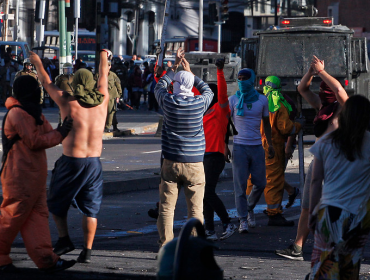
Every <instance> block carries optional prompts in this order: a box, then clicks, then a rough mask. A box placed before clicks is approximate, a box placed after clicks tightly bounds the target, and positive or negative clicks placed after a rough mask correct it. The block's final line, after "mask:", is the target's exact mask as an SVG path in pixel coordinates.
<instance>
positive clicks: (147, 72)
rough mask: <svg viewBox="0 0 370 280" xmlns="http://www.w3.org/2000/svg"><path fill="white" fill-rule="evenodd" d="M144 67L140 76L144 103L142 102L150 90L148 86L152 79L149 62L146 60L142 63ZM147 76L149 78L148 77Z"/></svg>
mask: <svg viewBox="0 0 370 280" xmlns="http://www.w3.org/2000/svg"><path fill="white" fill-rule="evenodd" d="M143 65H144V67H145V69H144V73H143V75H142V78H143V95H144V103H143V104H146V98H147V96H148V93H149V91H150V87H151V85H152V81H153V76H152V75H151V74H152V72H151V71H150V68H149V63H148V62H147V61H145V62H144V63H143ZM148 77H149V79H148Z"/></svg>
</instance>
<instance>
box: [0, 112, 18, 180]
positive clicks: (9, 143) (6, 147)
mask: <svg viewBox="0 0 370 280" xmlns="http://www.w3.org/2000/svg"><path fill="white" fill-rule="evenodd" d="M13 108H21V109H23V107H22V106H19V105H14V106H13V107H12V108H10V109H9V110H8V112H7V113H6V114H5V116H4V119H3V126H2V130H1V142H2V144H3V156H2V158H1V169H0V175H1V173H2V172H3V168H4V164H5V162H6V159H7V158H8V153H9V151H10V150H11V148H12V147H13V145H14V144H15V143H16V142H17V141H18V140H21V137H20V136H19V135H18V134H17V135H15V136H14V137H13V138H12V139H8V138H7V137H6V136H5V132H4V127H5V120H6V117H7V116H8V114H9V111H10V110H11V109H13Z"/></svg>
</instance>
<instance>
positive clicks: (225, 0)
mask: <svg viewBox="0 0 370 280" xmlns="http://www.w3.org/2000/svg"><path fill="white" fill-rule="evenodd" d="M228 4H229V0H221V21H226V20H228V19H229V6H228Z"/></svg>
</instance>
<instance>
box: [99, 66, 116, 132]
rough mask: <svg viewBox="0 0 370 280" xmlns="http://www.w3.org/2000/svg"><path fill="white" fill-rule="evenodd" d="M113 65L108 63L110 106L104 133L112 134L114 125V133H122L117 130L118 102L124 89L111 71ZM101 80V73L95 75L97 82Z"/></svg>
mask: <svg viewBox="0 0 370 280" xmlns="http://www.w3.org/2000/svg"><path fill="white" fill-rule="evenodd" d="M111 67H112V63H111V62H110V61H108V68H109V74H108V91H109V104H108V114H107V119H106V122H105V128H104V132H112V130H111V129H110V128H111V126H112V125H113V131H118V132H119V131H120V130H119V129H118V128H117V124H118V121H117V116H116V112H117V102H118V101H119V98H120V97H121V95H122V87H121V81H120V79H119V78H118V76H117V75H116V73H114V72H113V71H111ZM98 79H99V73H97V74H96V75H95V80H98Z"/></svg>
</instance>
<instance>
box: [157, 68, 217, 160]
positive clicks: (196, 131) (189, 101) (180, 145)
mask: <svg viewBox="0 0 370 280" xmlns="http://www.w3.org/2000/svg"><path fill="white" fill-rule="evenodd" d="M173 76H174V73H173V71H168V72H167V74H166V75H164V76H163V77H162V78H161V79H160V80H159V82H158V83H157V85H156V87H155V89H154V94H155V98H156V99H157V101H158V104H159V106H160V107H161V108H162V110H163V127H162V154H163V157H164V158H165V159H168V160H172V161H175V162H202V161H203V156H204V151H205V138H204V131H203V114H204V112H205V111H207V109H208V106H209V104H210V103H211V101H212V99H213V92H212V91H211V89H210V88H209V86H208V85H207V84H206V83H205V82H203V81H202V80H201V79H200V78H198V77H196V76H195V77H194V87H196V88H197V89H198V90H199V92H200V94H201V95H197V96H194V97H187V98H183V97H181V96H178V95H177V96H176V95H173V94H170V93H169V92H168V91H167V86H168V85H169V84H170V83H171V82H172V78H173Z"/></svg>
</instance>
